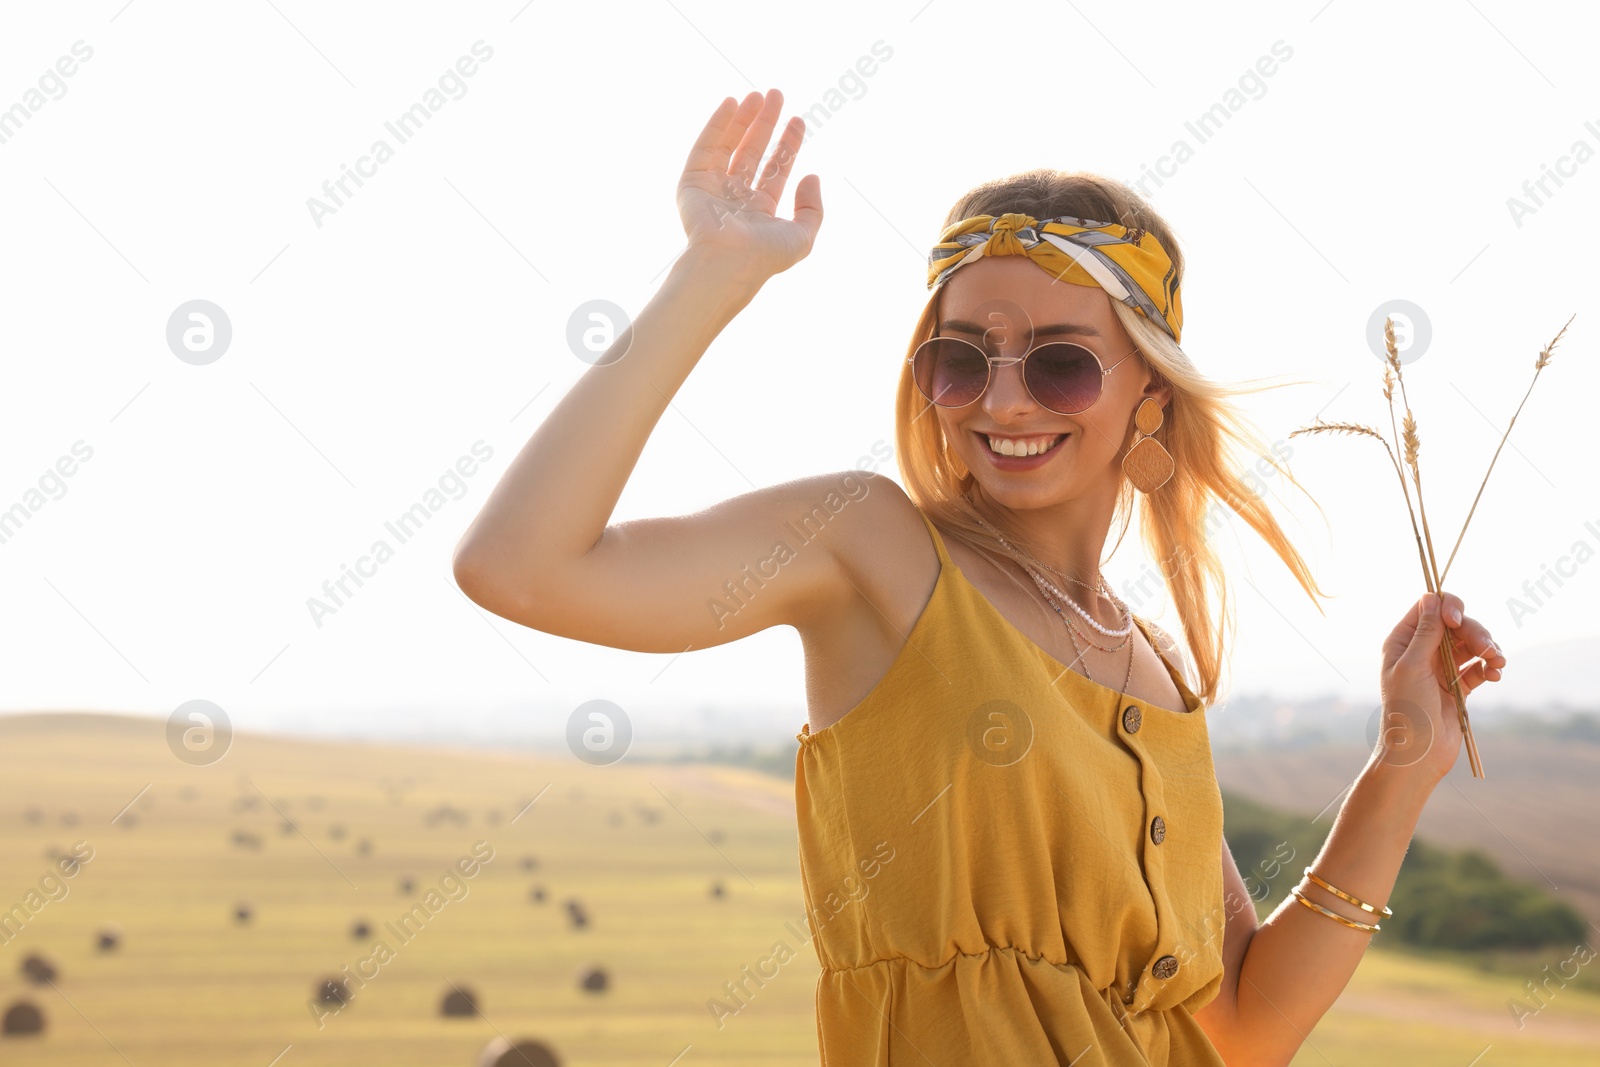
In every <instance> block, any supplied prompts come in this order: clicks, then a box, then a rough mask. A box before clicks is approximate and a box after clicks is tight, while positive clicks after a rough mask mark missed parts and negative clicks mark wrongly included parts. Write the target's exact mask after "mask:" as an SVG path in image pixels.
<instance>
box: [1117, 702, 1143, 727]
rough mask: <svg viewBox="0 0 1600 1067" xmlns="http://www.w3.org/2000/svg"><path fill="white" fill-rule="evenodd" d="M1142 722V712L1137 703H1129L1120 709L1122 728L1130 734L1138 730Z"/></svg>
mask: <svg viewBox="0 0 1600 1067" xmlns="http://www.w3.org/2000/svg"><path fill="white" fill-rule="evenodd" d="M1143 722H1144V713H1143V712H1141V711H1140V710H1139V705H1137V704H1129V705H1128V706H1127V707H1125V708H1123V709H1122V728H1123V729H1124V730H1126V731H1128V732H1129V733H1130V734H1136V733H1138V732H1139V727H1140V725H1141V724H1143Z"/></svg>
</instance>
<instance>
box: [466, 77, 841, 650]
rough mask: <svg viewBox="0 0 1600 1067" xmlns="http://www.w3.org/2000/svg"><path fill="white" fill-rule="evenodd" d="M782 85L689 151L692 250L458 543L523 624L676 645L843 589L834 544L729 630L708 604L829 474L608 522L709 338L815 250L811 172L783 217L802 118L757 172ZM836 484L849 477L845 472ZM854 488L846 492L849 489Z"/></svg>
mask: <svg viewBox="0 0 1600 1067" xmlns="http://www.w3.org/2000/svg"><path fill="white" fill-rule="evenodd" d="M782 99H783V98H782V95H781V94H780V93H778V92H777V91H776V90H773V91H772V92H771V93H770V94H768V95H766V96H765V97H763V95H762V94H760V93H752V94H750V95H749V96H748V97H746V98H745V100H744V102H743V103H742V104H740V105H739V106H738V108H737V109H735V108H734V106H733V105H734V101H733V100H732V98H731V97H730V98H728V99H726V100H724V101H723V103H722V104H721V105H720V106H719V107H718V108H717V111H716V112H715V113H714V114H713V115H712V117H711V119H710V121H709V122H707V124H706V126H705V129H704V130H703V131H702V132H701V134H700V137H699V139H698V140H697V141H696V142H695V145H694V147H693V149H692V150H691V151H690V153H689V158H688V161H687V163H686V165H685V168H684V174H683V177H682V179H681V180H680V182H679V186H678V208H679V213H680V214H681V215H682V216H683V222H684V228H685V231H686V233H687V234H688V237H689V244H688V247H687V249H686V250H685V252H684V253H683V255H682V256H680V257H679V259H678V260H677V262H676V263H674V264H673V267H672V269H671V271H670V272H669V274H668V277H667V279H666V281H665V283H664V284H663V285H662V287H661V289H660V290H659V291H658V292H657V293H656V294H655V296H654V297H653V298H652V299H651V300H650V302H649V303H648V304H647V305H646V306H645V307H644V308H643V309H642V310H641V311H640V313H639V315H638V316H637V317H636V318H635V319H634V321H633V322H632V323H631V325H630V326H629V327H628V328H627V329H626V330H624V331H623V333H622V334H621V335H620V336H619V337H618V338H617V340H616V342H615V343H614V344H613V345H612V348H611V349H610V350H608V351H607V353H606V354H605V356H604V357H603V358H602V359H601V360H599V361H598V362H597V363H596V364H595V365H594V366H592V367H590V368H589V369H588V370H587V371H585V372H584V374H583V376H582V377H581V378H580V379H579V380H578V382H577V384H576V385H574V386H573V388H572V389H571V390H570V391H569V392H568V394H567V395H566V396H565V397H563V398H562V400H561V402H560V403H559V404H558V405H557V406H556V409H555V410H554V411H553V412H552V413H551V414H550V415H549V417H547V418H546V419H545V421H544V423H543V424H542V425H540V427H539V428H538V430H536V431H535V432H534V434H533V436H532V437H531V438H530V439H529V441H528V442H527V444H526V445H524V446H523V448H522V450H521V451H520V452H519V453H518V454H517V456H516V458H515V459H514V460H513V461H512V462H511V464H510V466H509V467H508V468H507V470H506V472H505V474H504V475H502V477H501V479H500V481H499V482H498V484H496V486H495V488H494V491H493V492H492V493H491V494H490V496H489V499H488V500H487V502H486V503H485V504H484V506H483V509H482V510H481V511H480V512H479V514H478V515H477V516H476V517H475V518H474V519H473V521H472V523H471V525H470V526H469V527H468V528H467V530H466V532H465V533H464V534H463V536H462V538H461V541H460V543H459V544H458V545H457V547H456V551H455V558H454V562H453V567H454V572H455V578H456V581H457V584H458V585H460V587H461V588H462V590H463V592H465V593H466V594H467V595H468V596H469V597H470V598H471V599H473V600H474V601H476V602H477V603H479V604H481V605H483V606H484V607H485V608H487V609H489V610H490V611H493V612H495V613H496V614H498V615H501V616H504V617H505V618H508V619H512V620H514V621H516V622H520V623H523V624H524V625H527V626H531V627H534V628H537V629H541V630H546V631H548V632H551V633H559V634H561V635H563V636H569V637H573V638H575V639H578V640H586V641H592V642H596V643H603V644H608V645H613V646H615V647H625V648H631V649H636V650H640V651H674V652H676V651H680V650H682V649H683V648H684V647H685V646H686V645H690V644H693V645H696V646H698V647H704V646H706V645H708V644H717V643H720V642H722V641H728V640H732V639H733V638H735V637H739V636H743V635H744V634H747V633H752V632H755V630H758V629H762V628H764V627H766V626H771V625H773V624H774V623H776V622H781V621H790V620H791V619H793V618H794V617H795V616H796V615H797V614H799V613H801V612H803V611H804V610H806V607H807V606H808V605H811V604H813V603H815V602H816V601H817V600H818V599H819V598H822V597H823V596H825V595H826V594H827V592H828V591H829V590H830V589H832V588H834V587H836V586H837V585H838V584H841V583H842V579H838V580H834V581H831V582H830V579H833V578H834V576H836V575H837V573H838V572H837V569H836V565H835V561H834V560H833V559H832V558H831V557H830V554H829V553H828V552H827V551H826V550H821V549H818V550H813V551H810V552H808V553H801V556H800V558H799V559H798V560H797V561H796V562H795V564H794V565H793V566H792V567H791V566H786V567H785V572H784V576H783V577H784V580H783V581H782V582H776V583H774V585H773V587H772V588H771V589H769V590H768V591H767V593H766V595H765V596H762V597H757V598H754V601H753V606H752V608H751V610H749V611H740V612H739V613H738V614H737V615H736V616H734V617H733V621H732V623H731V624H730V623H729V621H728V619H727V617H726V616H724V617H723V618H721V619H720V620H719V619H718V617H717V615H716V613H715V611H714V610H713V609H712V608H711V607H710V605H709V604H708V601H710V600H712V599H713V598H716V597H717V596H719V594H721V593H722V592H723V590H724V587H725V583H726V582H728V581H729V580H730V579H737V578H738V577H739V576H740V574H741V572H742V568H744V567H746V566H748V565H753V564H758V563H759V561H761V560H762V559H764V558H767V557H769V556H770V555H771V551H772V548H773V544H774V542H775V540H776V539H777V536H778V533H779V530H780V527H781V525H782V523H783V521H784V520H786V519H790V520H792V519H794V518H796V517H797V512H796V509H797V508H799V509H802V510H803V506H804V505H806V504H808V503H810V502H812V501H814V500H816V499H819V498H820V497H821V496H822V495H823V493H824V491H825V490H824V488H823V487H822V485H821V483H823V482H825V481H827V480H828V479H827V478H822V479H808V480H804V481H801V482H794V483H789V484H788V485H784V486H777V487H774V488H772V489H764V490H759V491H757V492H754V493H749V494H745V495H743V496H740V497H736V498H734V499H733V500H730V501H726V502H724V503H723V504H720V505H718V506H717V507H714V508H710V509H707V510H706V511H703V512H700V513H699V514H696V515H691V516H677V517H670V518H661V519H649V520H640V521H636V522H631V523H623V524H620V525H617V526H608V525H607V524H608V522H609V520H610V518H611V514H612V512H613V511H614V510H615V508H616V504H617V500H618V499H619V498H620V496H621V494H622V490H623V488H624V486H625V485H626V484H627V481H628V478H629V477H630V476H631V474H632V473H633V469H634V466H635V465H636V464H637V462H638V459H639V455H640V453H641V452H642V451H643V449H644V445H645V442H646V441H647V440H648V439H649V437H650V434H651V432H652V431H653V430H654V429H655V426H656V424H657V422H658V421H659V420H660V418H661V415H662V413H663V412H664V411H665V409H666V406H667V404H668V402H669V401H670V400H671V398H672V397H673V395H674V394H675V393H676V392H677V390H678V389H679V387H680V386H682V384H683V382H684V380H685V379H686V378H687V377H688V375H689V372H690V371H691V370H692V369H693V368H694V366H695V364H696V363H697V362H698V361H699V359H700V357H701V356H702V355H703V354H704V353H705V351H706V349H707V347H708V346H709V345H710V344H711V342H712V340H713V339H715V337H716V336H717V335H718V334H719V333H720V332H721V331H722V329H723V328H724V327H725V326H726V325H727V324H728V323H729V322H730V321H732V319H733V318H734V316H735V315H737V314H738V313H739V311H740V310H742V309H743V308H744V307H745V306H746V305H747V304H748V303H749V302H750V300H751V299H752V298H753V297H754V296H755V294H756V292H757V291H759V289H760V287H761V285H762V284H764V282H765V281H766V279H767V278H769V277H771V276H772V275H773V274H775V273H778V272H779V271H782V270H785V269H787V268H788V267H789V266H791V265H792V264H793V263H794V262H796V261H798V260H799V259H800V258H802V257H804V256H805V255H806V254H807V253H808V252H809V250H810V247H811V244H812V241H813V239H814V237H815V233H816V230H817V228H818V226H819V225H820V222H821V217H822V209H821V200H820V195H819V183H818V182H817V179H816V178H815V176H812V175H808V176H806V178H804V179H802V181H801V182H800V184H799V185H798V187H797V189H796V193H795V219H794V220H792V221H791V220H785V219H780V218H777V217H776V216H775V215H774V213H773V212H774V209H775V208H776V206H777V203H778V200H779V199H780V198H781V197H782V194H783V186H784V183H785V181H786V180H787V177H788V173H789V170H790V167H791V166H792V164H793V161H794V157H795V153H796V151H797V150H798V147H799V144H800V140H801V135H802V133H803V130H804V124H803V123H802V122H801V121H800V120H799V119H793V120H791V121H790V123H789V124H788V125H787V126H786V127H785V128H784V132H783V135H782V138H781V139H780V141H779V144H778V147H777V149H776V150H775V152H774V155H773V159H772V161H771V162H770V163H769V165H768V166H767V168H765V170H764V171H763V174H762V177H761V180H760V181H759V182H757V183H755V184H754V185H753V186H752V184H751V179H752V178H754V176H755V171H756V166H757V164H759V163H760V161H761V157H762V155H763V153H764V152H765V151H766V146H767V142H768V139H769V138H770V136H771V134H772V132H773V128H774V126H775V123H776V118H777V115H778V112H779V109H780V108H781V106H782ZM838 480H839V478H838V477H835V478H834V481H838ZM846 492H848V490H846Z"/></svg>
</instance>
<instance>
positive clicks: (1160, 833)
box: [1150, 815, 1167, 845]
mask: <svg viewBox="0 0 1600 1067" xmlns="http://www.w3.org/2000/svg"><path fill="white" fill-rule="evenodd" d="M1166 836H1167V820H1165V819H1163V818H1162V817H1161V816H1159V815H1157V816H1156V817H1155V818H1154V819H1151V820H1150V840H1152V841H1154V842H1155V843H1156V844H1158V845H1159V844H1161V842H1162V841H1163V840H1165V839H1166Z"/></svg>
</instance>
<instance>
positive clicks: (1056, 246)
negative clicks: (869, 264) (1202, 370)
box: [928, 211, 1183, 344]
mask: <svg viewBox="0 0 1600 1067" xmlns="http://www.w3.org/2000/svg"><path fill="white" fill-rule="evenodd" d="M984 256H1027V257H1028V258H1029V259H1031V260H1033V262H1035V263H1036V264H1038V265H1039V268H1040V269H1041V270H1044V271H1046V272H1047V273H1049V274H1050V275H1051V276H1052V277H1054V278H1057V279H1059V280H1061V281H1064V282H1071V283H1073V284H1074V285H1096V286H1099V287H1100V288H1102V289H1104V290H1105V291H1106V292H1107V293H1108V294H1109V295H1110V296H1111V298H1112V299H1114V300H1119V301H1121V302H1122V303H1123V304H1126V305H1127V306H1128V307H1130V308H1132V309H1133V310H1134V311H1136V312H1138V313H1139V314H1141V315H1143V316H1144V317H1145V318H1147V319H1149V320H1150V321H1151V322H1153V323H1155V324H1156V325H1157V326H1159V327H1161V329H1162V330H1164V331H1165V332H1166V334H1167V336H1169V337H1171V338H1172V341H1173V343H1174V344H1177V343H1178V341H1179V338H1180V337H1181V335H1182V332H1183V305H1182V303H1181V302H1180V301H1179V299H1178V277H1177V271H1176V269H1175V268H1174V267H1173V265H1172V260H1171V258H1170V257H1168V255H1167V252H1166V249H1164V248H1162V247H1161V242H1160V241H1158V240H1156V238H1155V237H1154V235H1152V234H1151V233H1150V231H1148V230H1145V229H1140V228H1129V227H1125V226H1121V225H1119V224H1117V223H1114V222H1096V221H1094V220H1093V219H1080V218H1076V217H1074V216H1071V215H1058V216H1055V217H1054V218H1048V219H1036V218H1034V217H1033V216H1032V215H1027V214H1023V213H1022V212H1016V211H1009V212H1006V213H1005V214H1002V215H974V216H972V217H971V218H968V219H962V220H961V221H960V222H956V223H953V224H951V225H950V226H947V227H945V231H944V233H943V234H941V235H940V238H939V243H938V244H936V245H934V246H933V250H932V251H931V252H929V253H928V288H929V289H938V288H939V287H940V286H941V285H943V284H944V283H945V282H946V281H947V280H948V279H949V277H950V275H951V274H953V273H955V271H956V269H957V268H958V267H960V266H961V265H962V264H964V263H971V262H974V261H976V260H978V259H981V258H983V257H984Z"/></svg>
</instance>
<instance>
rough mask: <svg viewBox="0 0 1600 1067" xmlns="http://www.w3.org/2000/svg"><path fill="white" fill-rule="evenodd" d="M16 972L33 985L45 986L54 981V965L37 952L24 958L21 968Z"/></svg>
mask: <svg viewBox="0 0 1600 1067" xmlns="http://www.w3.org/2000/svg"><path fill="white" fill-rule="evenodd" d="M17 970H18V971H20V972H21V973H22V976H23V977H24V978H26V979H27V980H28V981H30V982H32V983H33V984H34V985H45V984H47V983H49V982H54V981H55V980H56V973H57V972H56V965H55V964H53V963H51V962H50V961H49V960H47V959H45V958H44V957H43V956H41V955H39V954H38V953H37V952H34V953H30V954H29V955H28V956H26V957H24V958H23V961H22V966H21V967H19V968H17Z"/></svg>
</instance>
